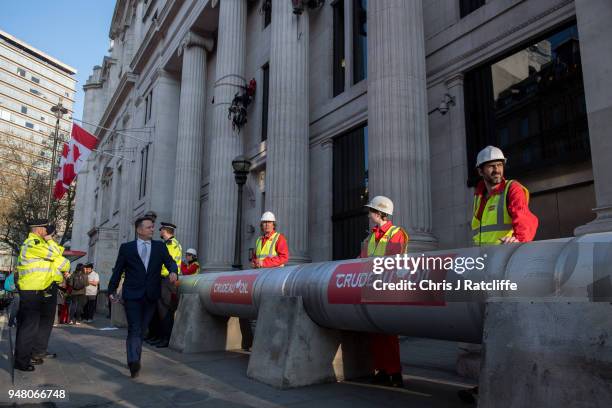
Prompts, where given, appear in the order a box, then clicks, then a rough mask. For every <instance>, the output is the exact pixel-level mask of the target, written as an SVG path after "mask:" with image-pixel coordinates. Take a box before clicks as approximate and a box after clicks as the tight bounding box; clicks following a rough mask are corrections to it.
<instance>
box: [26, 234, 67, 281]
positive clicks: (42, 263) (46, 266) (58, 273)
mask: <svg viewBox="0 0 612 408" xmlns="http://www.w3.org/2000/svg"><path fill="white" fill-rule="evenodd" d="M63 253H64V248H63V247H62V246H60V245H58V244H57V243H56V242H54V241H53V240H49V241H48V242H47V241H45V240H44V239H43V238H42V237H40V236H38V235H36V234H33V233H30V234H29V235H28V238H27V239H26V240H25V241H24V242H23V245H22V246H21V249H20V251H19V257H18V258H17V268H16V270H17V276H18V280H17V286H18V287H19V289H20V290H44V289H47V288H48V287H49V286H50V285H51V284H52V283H53V282H58V283H59V282H61V281H62V280H63V279H64V276H63V275H62V272H64V271H67V270H68V269H70V262H69V261H68V260H67V259H66V258H64V257H63V256H62V254H63Z"/></svg>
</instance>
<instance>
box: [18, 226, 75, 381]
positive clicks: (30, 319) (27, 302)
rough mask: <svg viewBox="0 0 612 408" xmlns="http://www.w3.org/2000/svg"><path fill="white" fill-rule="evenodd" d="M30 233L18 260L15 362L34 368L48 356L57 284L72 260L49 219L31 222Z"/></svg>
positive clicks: (25, 369) (21, 367) (24, 368)
mask: <svg viewBox="0 0 612 408" xmlns="http://www.w3.org/2000/svg"><path fill="white" fill-rule="evenodd" d="M28 226H29V227H30V233H29V235H28V237H27V239H26V240H25V241H24V243H23V245H22V246H21V249H20V251H19V257H18V259H17V268H16V273H17V288H18V289H19V296H20V307H19V313H18V315H17V339H16V345H15V365H14V367H15V368H16V369H17V370H21V371H34V365H35V364H42V362H43V359H42V358H43V357H46V356H48V353H47V345H48V343H49V336H50V335H51V330H52V328H53V320H54V318H55V309H56V307H57V284H58V283H60V282H61V281H62V280H63V279H64V276H63V273H64V272H66V271H68V270H69V269H70V262H69V261H68V260H67V259H66V258H64V257H63V256H62V254H63V253H64V248H63V247H61V246H60V245H58V244H57V243H56V242H55V241H54V240H53V233H54V232H55V228H54V227H52V226H50V225H49V223H48V221H47V220H44V219H43V220H34V221H31V222H29V223H28Z"/></svg>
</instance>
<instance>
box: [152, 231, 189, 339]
mask: <svg viewBox="0 0 612 408" xmlns="http://www.w3.org/2000/svg"><path fill="white" fill-rule="evenodd" d="M175 231H176V225H174V224H172V223H169V222H162V223H161V227H160V228H159V235H160V236H161V238H162V239H163V240H164V243H165V244H166V247H167V248H168V253H169V254H170V256H171V257H172V259H173V260H174V262H175V263H176V265H177V267H178V268H179V270H180V269H181V268H182V256H183V249H182V247H181V244H180V243H179V242H178V240H177V239H176V237H175V236H174V234H175ZM161 275H162V283H161V285H162V286H161V297H160V299H159V301H158V305H157V313H158V314H159V319H160V325H159V328H160V331H159V340H157V341H154V340H151V341H150V342H149V344H150V345H152V346H155V347H157V348H165V347H168V345H169V344H170V336H171V335H172V327H173V326H174V313H175V312H176V309H177V306H178V305H177V302H176V296H174V297H173V295H176V292H177V288H176V283H178V281H175V282H170V280H169V279H168V269H166V268H165V267H164V266H162V271H161Z"/></svg>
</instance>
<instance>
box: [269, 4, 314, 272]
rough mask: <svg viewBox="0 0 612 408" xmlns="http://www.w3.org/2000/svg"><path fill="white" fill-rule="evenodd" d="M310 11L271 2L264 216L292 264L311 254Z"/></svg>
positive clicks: (306, 260) (306, 258) (304, 260)
mask: <svg viewBox="0 0 612 408" xmlns="http://www.w3.org/2000/svg"><path fill="white" fill-rule="evenodd" d="M308 41H309V28H308V11H304V12H303V13H302V15H300V16H296V15H295V14H293V8H292V6H291V2H290V1H273V2H272V40H271V49H270V104H269V120H268V123H269V125H268V126H269V130H268V140H267V143H266V146H267V160H266V207H267V208H266V210H269V211H272V212H274V214H275V215H276V219H277V220H278V222H277V226H278V230H279V231H280V232H282V233H283V234H284V235H285V236H286V237H287V241H288V244H289V251H290V255H291V257H290V261H289V263H302V262H310V259H309V254H308V179H309V163H308V149H309V140H308V139H309V117H308V116H309V107H308Z"/></svg>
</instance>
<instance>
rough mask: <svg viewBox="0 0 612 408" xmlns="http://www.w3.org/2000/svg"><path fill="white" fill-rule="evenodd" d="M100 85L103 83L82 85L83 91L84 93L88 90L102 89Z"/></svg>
mask: <svg viewBox="0 0 612 408" xmlns="http://www.w3.org/2000/svg"><path fill="white" fill-rule="evenodd" d="M102 85H104V83H103V82H102V81H101V82H91V83H87V84H85V85H83V90H84V91H88V90H90V89H97V88H102Z"/></svg>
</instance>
